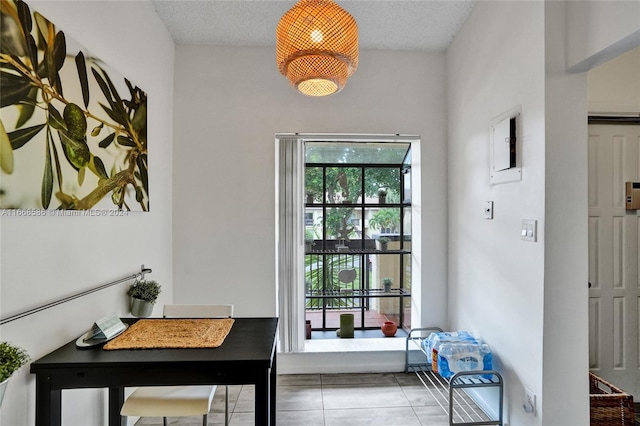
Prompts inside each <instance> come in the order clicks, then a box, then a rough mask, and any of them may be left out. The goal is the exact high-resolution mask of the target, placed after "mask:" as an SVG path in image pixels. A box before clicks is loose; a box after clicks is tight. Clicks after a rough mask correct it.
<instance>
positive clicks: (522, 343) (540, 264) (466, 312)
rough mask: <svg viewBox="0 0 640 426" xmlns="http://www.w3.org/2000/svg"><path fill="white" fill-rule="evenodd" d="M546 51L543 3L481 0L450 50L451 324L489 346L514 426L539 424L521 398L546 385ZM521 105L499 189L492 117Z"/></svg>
mask: <svg viewBox="0 0 640 426" xmlns="http://www.w3.org/2000/svg"><path fill="white" fill-rule="evenodd" d="M498 16H499V17H500V19H495V18H496V17H498ZM488 22H491V25H487V23H488ZM544 49H545V46H544V3H542V2H478V3H477V4H476V6H475V8H474V10H473V12H472V13H471V15H470V16H469V18H468V19H467V21H466V23H465V25H464V27H463V29H462V31H461V32H460V33H459V34H458V36H457V37H456V39H455V40H454V42H453V44H452V45H451V46H450V47H449V50H448V51H447V71H448V82H447V88H448V92H447V99H448V102H449V104H448V121H449V127H448V128H449V140H448V143H449V151H448V164H449V172H448V185H449V204H448V207H449V210H448V214H449V313H450V320H451V326H452V329H465V330H470V331H473V332H476V333H477V334H478V335H479V336H481V337H482V338H483V339H484V340H485V341H486V342H487V343H488V344H489V345H490V346H491V348H492V350H493V353H494V363H495V364H496V365H495V367H497V369H498V370H499V371H501V372H502V373H503V375H504V378H505V381H506V388H505V396H506V398H505V419H506V420H507V421H508V422H509V424H514V425H530V424H541V423H540V421H541V416H540V415H539V416H538V417H537V418H535V417H533V416H531V415H529V416H527V415H524V413H523V411H522V409H521V408H520V401H521V400H522V397H523V396H524V387H527V388H528V389H530V390H532V391H533V392H534V393H535V394H537V395H540V394H541V391H542V387H543V383H542V367H543V365H542V351H543V348H542V347H541V344H540V343H541V342H542V333H543V322H544V318H543V297H544V251H545V239H546V232H545V222H544V219H545V218H544V207H545V205H544V197H545V186H544V178H545V159H544V154H545V146H544V144H545V119H544V111H545V104H544V102H545V99H544V87H545V74H544V72H545V69H544V63H545V62H544ZM518 105H521V108H522V115H521V120H520V124H521V132H522V145H521V146H522V152H521V156H522V157H521V158H522V181H519V182H514V183H505V184H499V185H494V186H492V185H490V183H489V128H490V121H491V120H492V119H493V118H494V117H496V116H499V115H500V114H502V113H504V112H506V111H508V110H510V109H511V108H513V107H516V106H518ZM484 201H493V202H494V219H493V220H486V219H484V217H483V202H484ZM524 218H529V219H536V220H538V241H537V242H525V241H522V240H521V239H520V225H521V219H524ZM585 303H586V302H585ZM585 374H586V372H585Z"/></svg>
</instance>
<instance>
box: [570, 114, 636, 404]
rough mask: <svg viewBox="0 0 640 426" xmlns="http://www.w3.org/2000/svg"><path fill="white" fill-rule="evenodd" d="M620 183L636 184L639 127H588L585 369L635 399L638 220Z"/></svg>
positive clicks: (618, 125) (617, 125) (605, 125)
mask: <svg viewBox="0 0 640 426" xmlns="http://www.w3.org/2000/svg"><path fill="white" fill-rule="evenodd" d="M625 182H640V126H638V125H620V124H597V125H596V124H592V125H589V283H590V286H591V287H590V290H589V368H590V369H591V371H593V372H594V373H595V374H597V375H598V376H600V377H602V378H604V379H605V380H607V381H610V382H611V383H613V384H615V385H617V386H619V387H621V388H622V389H624V390H626V391H627V392H629V393H631V394H633V395H635V396H636V399H638V397H640V369H639V368H640V350H639V348H638V344H639V338H638V332H639V331H640V328H639V326H638V323H639V321H640V319H639V316H638V313H639V311H640V310H639V306H640V298H639V296H640V284H639V281H638V267H639V261H638V255H639V251H638V242H639V232H640V226H639V221H640V214H639V213H638V212H637V211H626V210H625ZM585 285H587V283H585ZM569 359H570V357H569Z"/></svg>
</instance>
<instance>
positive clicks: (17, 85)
mask: <svg viewBox="0 0 640 426" xmlns="http://www.w3.org/2000/svg"><path fill="white" fill-rule="evenodd" d="M30 90H31V83H30V82H29V80H28V79H27V78H23V77H21V76H17V75H14V74H9V73H7V72H2V73H0V93H2V96H0V108H4V107H6V106H9V105H15V104H17V103H19V102H20V101H22V100H23V99H24V98H25V97H26V96H27V95H28V94H29V91H30Z"/></svg>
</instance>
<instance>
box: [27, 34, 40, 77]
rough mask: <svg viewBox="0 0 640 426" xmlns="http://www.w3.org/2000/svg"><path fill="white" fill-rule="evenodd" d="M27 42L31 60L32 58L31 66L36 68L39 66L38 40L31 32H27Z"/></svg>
mask: <svg viewBox="0 0 640 426" xmlns="http://www.w3.org/2000/svg"><path fill="white" fill-rule="evenodd" d="M25 42H26V44H27V53H28V54H29V60H31V66H32V67H33V69H34V70H35V69H36V68H37V67H38V47H37V46H36V40H35V39H34V38H33V36H32V35H31V34H27V37H26V39H25Z"/></svg>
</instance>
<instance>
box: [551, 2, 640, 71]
mask: <svg viewBox="0 0 640 426" xmlns="http://www.w3.org/2000/svg"><path fill="white" fill-rule="evenodd" d="M567 3H568V5H567V12H568V13H567V15H566V16H567V21H566V25H567V30H568V32H567V39H566V46H567V51H566V52H565V58H566V65H567V68H568V69H571V70H573V71H576V72H584V71H588V70H590V69H592V68H593V67H595V66H597V65H600V64H603V63H605V62H606V61H609V60H611V59H613V58H615V57H616V56H618V55H619V54H621V53H624V52H626V51H627V50H629V49H632V48H633V47H635V46H637V45H638V44H640V2H637V1H635V0H617V1H614V2H611V1H603V0H597V1H572V2H567ZM563 38H564V36H563Z"/></svg>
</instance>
